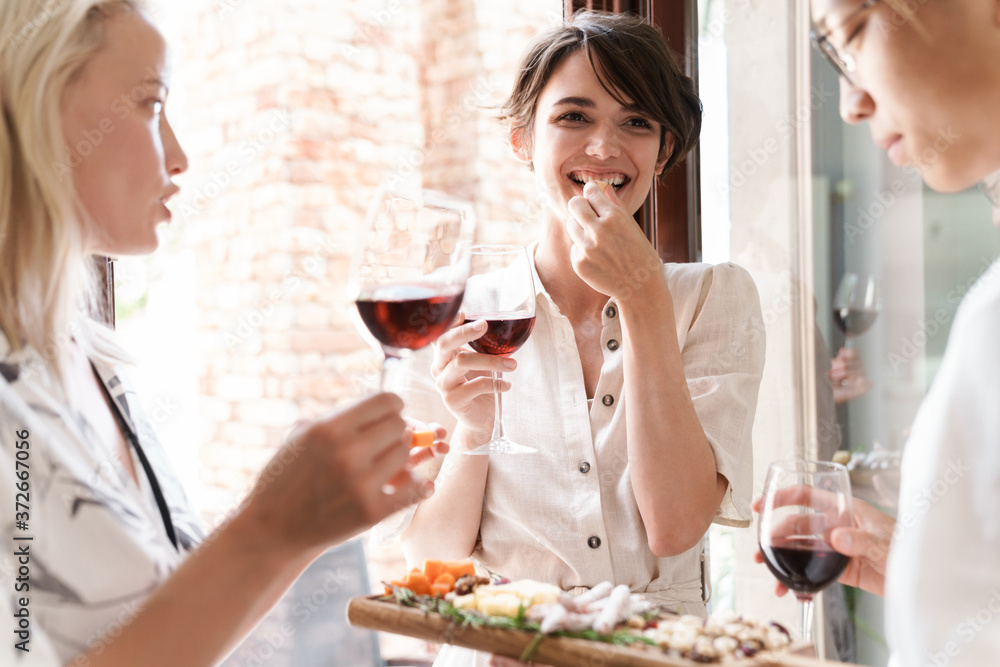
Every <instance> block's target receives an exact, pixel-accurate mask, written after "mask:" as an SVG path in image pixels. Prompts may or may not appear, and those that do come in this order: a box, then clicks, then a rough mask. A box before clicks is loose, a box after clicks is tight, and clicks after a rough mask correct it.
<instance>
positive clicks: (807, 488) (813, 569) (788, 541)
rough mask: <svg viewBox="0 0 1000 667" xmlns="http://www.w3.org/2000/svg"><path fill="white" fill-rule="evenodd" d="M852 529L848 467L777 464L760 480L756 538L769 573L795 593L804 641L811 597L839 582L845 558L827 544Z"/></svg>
mask: <svg viewBox="0 0 1000 667" xmlns="http://www.w3.org/2000/svg"><path fill="white" fill-rule="evenodd" d="M852 526H854V507H853V503H852V498H851V480H850V476H849V475H848V474H847V468H845V467H844V466H842V465H840V464H838V463H831V462H829V461H806V460H802V459H799V460H794V461H775V462H773V463H771V464H770V466H768V470H767V476H766V477H765V478H764V495H763V497H762V498H761V503H760V520H759V521H758V522H757V539H758V544H759V545H760V553H761V556H763V559H764V562H765V563H766V564H767V567H768V569H769V570H770V571H771V573H772V574H774V576H775V577H777V578H778V580H779V581H781V583H783V584H784V585H785V586H787V587H788V588H789V589H790V590H792V591H793V592H794V593H795V597H796V598H797V599H798V601H799V607H800V609H801V612H802V638H803V639H804V640H805V641H807V642H808V641H812V610H813V596H814V595H815V594H816V593H818V592H819V591H821V590H823V589H824V588H825V587H827V586H829V585H830V584H831V583H833V582H834V581H836V580H837V578H838V577H839V576H840V575H841V573H842V572H843V571H844V568H846V567H847V562H848V559H847V557H846V556H843V555H841V554H839V553H837V552H836V551H834V550H833V548H832V547H831V546H830V545H829V543H828V542H827V541H826V540H827V536H828V535H829V534H830V532H831V531H832V530H834V529H835V528H847V527H852Z"/></svg>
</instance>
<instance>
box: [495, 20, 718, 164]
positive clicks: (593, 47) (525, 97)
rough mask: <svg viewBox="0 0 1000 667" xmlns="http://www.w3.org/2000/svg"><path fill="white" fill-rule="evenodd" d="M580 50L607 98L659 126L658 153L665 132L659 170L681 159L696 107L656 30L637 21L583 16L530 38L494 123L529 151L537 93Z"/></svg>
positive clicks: (698, 115) (694, 129) (696, 123)
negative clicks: (668, 147)
mask: <svg viewBox="0 0 1000 667" xmlns="http://www.w3.org/2000/svg"><path fill="white" fill-rule="evenodd" d="M581 50H582V51H583V52H584V53H585V54H586V55H587V58H588V59H589V60H590V64H591V66H592V67H593V68H594V73H595V74H596V75H597V79H598V81H600V82H601V85H602V86H603V87H604V89H605V90H606V91H608V94H610V95H611V96H612V97H613V98H614V99H615V100H616V101H618V102H619V103H621V104H623V105H624V104H626V103H628V104H634V105H635V106H637V107H638V108H639V110H640V111H642V112H643V113H644V114H646V115H648V116H649V117H650V119H651V120H655V121H656V122H657V123H659V124H660V126H661V128H662V132H661V135H660V149H661V150H663V149H664V148H665V142H666V133H667V132H669V133H670V134H671V135H672V136H673V138H674V146H673V152H672V153H671V155H670V159H669V160H668V161H667V164H666V166H665V167H664V169H663V171H664V172H666V171H668V170H669V169H670V168H671V167H672V166H674V165H675V164H677V163H678V162H680V161H681V160H682V159H684V156H686V155H687V154H688V152H689V151H690V150H691V149H692V148H693V147H694V145H695V143H696V142H697V141H698V135H699V134H700V133H701V120H702V109H701V101H700V100H699V99H698V95H697V93H696V92H695V87H694V82H693V81H692V80H691V78H690V77H688V76H686V75H685V74H684V73H683V72H682V71H681V68H680V66H679V65H678V63H677V60H676V59H675V58H674V56H673V54H672V53H671V52H670V48H669V47H668V46H667V43H666V41H665V40H664V39H663V35H661V34H660V31H659V30H657V29H656V28H655V27H654V26H653V25H651V24H650V23H648V22H647V21H646V20H645V19H642V18H640V17H639V16H636V15H635V14H610V13H607V12H595V11H589V10H581V11H578V12H576V13H575V14H574V15H573V16H572V18H570V19H569V20H567V21H564V22H563V23H562V25H559V26H557V27H555V28H552V29H550V30H548V31H546V32H543V33H541V34H539V35H538V36H537V37H535V39H534V40H533V41H532V42H531V44H530V45H529V46H528V49H527V51H526V52H525V55H524V57H523V58H522V60H521V64H520V69H519V71H518V73H517V78H516V79H515V81H514V89H513V91H512V92H511V94H510V96H509V97H508V98H507V100H506V101H505V102H504V103H503V106H501V108H500V113H499V119H500V120H502V121H505V122H507V123H508V124H509V126H510V129H511V130H513V131H517V132H519V133H520V134H521V136H522V138H523V141H524V142H526V143H525V146H526V148H528V149H529V152H530V148H531V141H532V136H531V133H532V127H533V125H534V122H535V112H536V109H537V107H538V99H539V97H540V96H541V94H542V90H543V89H544V88H545V85H546V84H547V83H548V82H549V79H550V78H551V77H552V73H553V72H555V70H556V69H557V68H558V67H559V65H561V64H562V63H563V61H564V60H566V58H567V57H568V56H570V55H572V54H573V53H576V52H577V51H581ZM624 98H628V100H626V99H624Z"/></svg>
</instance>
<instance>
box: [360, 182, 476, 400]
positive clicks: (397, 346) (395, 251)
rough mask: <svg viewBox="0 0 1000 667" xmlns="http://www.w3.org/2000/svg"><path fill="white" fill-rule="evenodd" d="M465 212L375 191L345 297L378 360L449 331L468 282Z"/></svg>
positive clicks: (435, 197) (428, 197)
mask: <svg viewBox="0 0 1000 667" xmlns="http://www.w3.org/2000/svg"><path fill="white" fill-rule="evenodd" d="M474 225H475V223H474V216H473V212H472V207H471V206H470V205H469V204H467V203H466V202H461V201H458V200H455V199H452V198H450V197H447V196H445V195H442V194H440V193H435V192H431V191H427V190H424V191H421V192H417V193H403V192H400V191H396V190H391V189H387V188H382V189H380V190H379V192H378V193H377V195H376V197H375V201H374V203H373V205H372V208H371V209H370V211H369V214H368V219H367V221H366V224H365V229H364V231H363V233H362V237H361V242H360V243H359V244H358V251H357V255H356V256H355V260H354V266H353V270H352V275H351V284H350V292H351V296H352V298H354V300H355V303H356V305H357V309H358V315H359V316H360V322H359V327H358V328H359V329H360V330H361V331H362V333H368V334H370V335H371V336H372V337H373V338H374V339H375V341H376V342H377V344H378V346H379V347H380V349H381V351H382V353H383V354H384V356H385V362H384V363H383V365H382V373H381V377H380V382H379V388H380V389H384V388H385V378H386V369H387V367H388V366H389V362H390V360H393V359H399V358H401V357H403V356H404V355H405V354H407V353H409V352H410V351H412V350H419V349H420V348H422V347H425V346H426V345H430V344H431V343H433V342H434V341H435V340H436V339H437V338H438V336H440V335H441V334H442V333H444V332H445V331H446V330H447V329H448V327H449V326H450V325H451V323H452V321H453V320H454V318H455V316H456V315H457V313H458V309H459V307H460V306H461V303H462V294H463V292H464V290H465V281H466V280H467V279H468V276H469V247H470V245H471V241H472V235H473V230H474Z"/></svg>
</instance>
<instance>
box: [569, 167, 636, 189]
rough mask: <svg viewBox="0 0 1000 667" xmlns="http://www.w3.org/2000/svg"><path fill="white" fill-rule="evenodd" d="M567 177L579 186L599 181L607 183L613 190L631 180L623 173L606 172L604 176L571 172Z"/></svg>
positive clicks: (620, 187)
mask: <svg viewBox="0 0 1000 667" xmlns="http://www.w3.org/2000/svg"><path fill="white" fill-rule="evenodd" d="M569 179H570V180H571V181H573V182H574V183H576V184H577V185H579V186H580V187H581V188H582V187H583V186H585V185H586V184H587V183H589V182H591V181H601V182H604V183H607V184H608V185H610V186H611V187H613V188H614V189H615V191H618V190H621V189H622V188H623V187H625V186H626V185H628V183H629V181H630V180H632V179H630V178H629V177H628V176H626V175H625V174H608V175H604V176H594V175H591V174H584V173H582V172H573V173H571V174H570V175H569Z"/></svg>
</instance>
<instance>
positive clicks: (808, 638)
mask: <svg viewBox="0 0 1000 667" xmlns="http://www.w3.org/2000/svg"><path fill="white" fill-rule="evenodd" d="M799 605H800V609H799V610H800V611H801V612H802V641H805V642H809V643H810V644H811V643H812V640H813V636H812V635H813V599H812V596H811V595H810V596H809V597H800V598H799Z"/></svg>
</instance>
